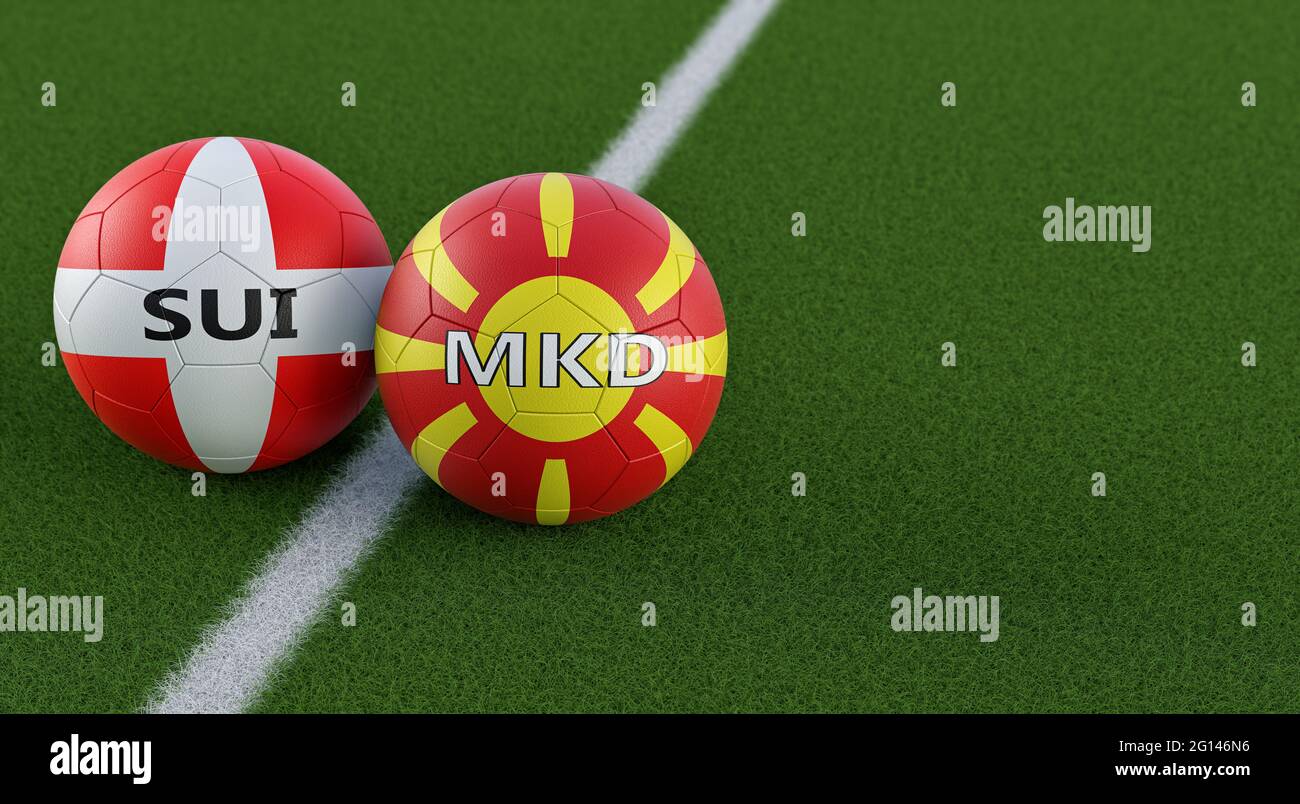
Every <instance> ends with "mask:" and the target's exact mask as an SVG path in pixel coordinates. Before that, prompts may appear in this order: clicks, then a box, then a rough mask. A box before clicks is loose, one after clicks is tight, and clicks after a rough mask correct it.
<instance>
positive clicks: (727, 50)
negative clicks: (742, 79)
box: [591, 0, 777, 190]
mask: <svg viewBox="0 0 1300 804" xmlns="http://www.w3.org/2000/svg"><path fill="white" fill-rule="evenodd" d="M776 4H777V0H732V1H731V2H730V3H727V5H726V7H725V8H723V9H722V11H721V12H720V13H719V14H718V16H717V17H715V18H714V19H713V22H711V23H710V24H709V27H708V28H706V29H705V31H704V33H703V34H701V35H700V38H699V39H697V40H695V44H693V45H691V49H690V50H689V51H687V53H686V57H685V58H684V59H682V60H681V61H679V62H678V63H677V64H675V65H673V66H672V67H671V68H669V70H668V72H666V73H664V75H663V78H661V79H660V80H659V81H658V83H657V84H656V85H655V100H656V103H657V105H655V106H642V107H641V108H640V109H638V110H637V113H636V116H635V117H633V118H632V122H631V124H629V125H628V127H627V128H625V129H623V133H622V134H620V135H619V136H618V138H617V139H615V140H614V141H613V142H611V143H610V144H609V148H608V149H607V150H606V151H605V155H604V156H602V157H601V158H600V161H599V162H597V163H596V164H595V165H593V166H592V168H591V175H593V176H595V177H596V178H598V179H605V180H606V181H610V182H613V183H614V184H617V185H619V186H620V187H626V188H627V189H629V190H638V189H640V187H641V185H643V184H645V182H646V180H647V179H649V178H650V177H651V176H652V175H654V172H655V168H657V167H658V166H659V162H660V161H662V160H663V158H664V157H665V156H667V155H668V152H669V151H671V150H672V147H673V145H674V144H675V143H676V142H677V138H678V137H679V136H680V135H681V133H682V132H683V131H685V130H686V129H687V127H688V126H690V124H691V120H692V119H694V118H695V113H696V112H698V111H699V110H700V108H701V107H702V106H704V102H705V101H706V100H708V99H709V94H710V93H712V92H713V89H714V87H716V86H717V85H718V84H720V83H722V79H723V78H725V77H726V75H727V71H728V70H730V69H731V66H732V65H733V64H734V63H735V62H736V58H737V57H738V56H739V55H740V54H741V52H742V51H743V50H744V49H745V46H746V45H748V44H749V42H750V40H752V39H753V38H754V34H756V33H757V32H758V29H759V27H760V26H762V24H763V20H765V19H767V16H768V15H769V14H770V13H771V12H772V9H774V8H776Z"/></svg>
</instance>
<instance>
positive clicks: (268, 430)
mask: <svg viewBox="0 0 1300 804" xmlns="http://www.w3.org/2000/svg"><path fill="white" fill-rule="evenodd" d="M391 259H392V258H391V256H390V254H389V251H388V247H387V245H386V244H385V242H384V238H383V235H382V234H381V233H380V231H379V227H378V225H376V223H375V221H374V219H373V218H372V217H371V215H370V213H369V211H368V210H367V209H366V207H365V205H364V204H362V203H361V201H360V200H359V199H358V198H357V196H356V195H355V194H354V193H353V192H352V191H351V190H350V189H348V187H347V185H345V184H344V183H343V182H342V181H340V180H339V179H338V178H337V177H336V176H335V175H334V174H332V173H330V172H329V171H328V170H326V169H325V168H323V167H321V166H320V165H319V164H317V163H316V162H314V161H312V160H311V159H308V158H307V157H305V156H303V155H302V154H299V153H296V152H294V151H291V150H289V149H288V148H285V147H283V146H279V145H274V144H272V143H269V142H261V141H259V140H251V139H244V138H234V137H215V138H206V139H197V140H190V141H187V142H181V143H177V144H176V145H171V146H168V147H166V148H163V149H161V150H158V151H154V152H153V153H151V154H149V155H148V156H144V157H142V158H140V159H138V160H136V161H135V162H133V163H132V164H130V165H128V166H127V167H126V168H125V169H123V170H122V171H121V172H120V173H118V174H117V175H116V176H114V177H113V178H112V179H110V180H109V181H108V183H107V184H105V185H104V187H103V188H102V189H100V191H99V192H98V193H96V194H95V196H94V197H93V198H91V199H90V203H88V204H87V205H86V208H85V209H84V210H82V212H81V214H80V215H79V216H78V217H77V220H76V223H74V224H73V226H72V232H71V233H70V234H69V235H68V239H67V242H66V243H65V244H64V247H63V253H62V255H61V256H60V257H59V267H58V275H57V277H56V279H55V282H54V324H55V329H56V331H57V335H58V342H59V350H60V351H61V352H62V353H63V360H64V365H66V366H67V369H68V373H69V374H70V375H71V376H72V381H73V383H74V384H75V385H76V387H77V390H78V391H79V392H80V393H81V396H82V398H84V399H85V401H86V404H87V405H89V406H90V407H91V409H92V410H93V411H94V412H95V415H96V416H98V417H99V418H100V420H101V421H103V423H104V424H105V425H107V426H108V428H109V429H110V430H112V431H113V432H114V433H116V434H117V435H118V436H120V437H121V438H122V439H124V440H125V441H127V442H129V443H130V444H132V445H133V446H135V447H137V448H138V449H140V450H142V451H144V452H146V453H148V454H150V455H152V456H154V457H155V458H158V459H160V460H163V461H167V462H168V463H172V464H176V465H178V466H184V467H187V468H192V469H200V470H211V471H214V472H226V473H237V472H248V471H257V470H260V469H269V468H271V467H274V466H278V465H280V464H283V463H287V462H288V461H292V460H294V459H296V458H300V457H302V456H303V455H306V454H307V453H309V452H311V451H313V450H315V449H316V448H318V447H320V446H321V445H323V444H324V443H325V442H327V441H329V440H330V439H332V438H333V437H334V436H336V435H338V433H339V432H340V431H341V430H343V428H344V427H346V426H347V425H348V423H350V422H351V421H352V420H353V419H354V418H355V417H356V415H357V414H358V413H359V412H360V411H361V408H362V407H363V406H364V405H365V404H366V402H367V401H368V400H369V399H370V397H371V395H372V394H373V393H374V389H375V376H374V352H373V349H374V328H375V314H376V310H377V309H378V306H379V299H380V296H381V295H382V293H383V289H384V285H385V283H386V282H387V281H388V276H389V274H390V273H391V272H392V264H391Z"/></svg>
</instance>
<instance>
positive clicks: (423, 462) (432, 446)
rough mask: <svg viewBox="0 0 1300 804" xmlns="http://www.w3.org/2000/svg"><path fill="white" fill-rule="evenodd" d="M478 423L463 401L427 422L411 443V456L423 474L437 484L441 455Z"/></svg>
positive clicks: (440, 482) (439, 481) (439, 483)
mask: <svg viewBox="0 0 1300 804" xmlns="http://www.w3.org/2000/svg"><path fill="white" fill-rule="evenodd" d="M477 423H478V419H476V418H474V414H473V412H472V411H470V409H469V405H467V404H465V403H464V402H462V403H460V404H459V405H457V406H456V407H454V408H452V409H451V410H449V411H447V412H446V413H444V414H442V415H441V416H439V417H438V418H436V419H434V420H433V421H432V422H429V424H428V426H427V427H425V428H424V429H423V430H421V431H420V434H419V435H418V436H416V437H415V441H413V442H412V443H411V457H412V458H414V459H415V462H416V463H417V464H419V465H420V468H421V469H423V470H424V472H425V474H427V475H428V476H429V477H431V478H433V479H434V481H435V482H437V484H438V485H439V486H441V485H442V479H441V478H439V477H438V467H440V466H441V465H442V456H444V455H446V454H447V452H448V451H450V450H451V448H452V445H453V444H455V443H456V442H457V441H459V440H460V437H461V436H463V435H465V433H467V432H469V428H471V427H473V426H474V425H475V424H477Z"/></svg>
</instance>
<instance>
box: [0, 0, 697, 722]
mask: <svg viewBox="0 0 1300 804" xmlns="http://www.w3.org/2000/svg"><path fill="white" fill-rule="evenodd" d="M713 10H714V9H713V7H711V6H709V5H705V4H699V3H692V2H674V3H667V4H665V3H638V4H635V5H622V6H619V7H617V8H614V7H605V6H600V5H595V4H591V5H588V6H587V7H585V8H584V9H583V10H581V13H576V10H575V9H574V8H573V7H572V6H571V5H570V4H568V3H564V2H551V3H530V4H526V5H521V4H515V3H473V4H469V3H466V4H455V5H452V4H439V5H438V6H436V7H435V6H432V5H431V4H425V3H412V4H408V5H401V6H398V5H393V4H371V5H366V6H355V5H349V6H346V7H342V6H340V7H336V8H335V9H334V10H333V11H329V10H322V9H320V8H317V7H316V6H314V5H310V4H271V5H267V4H262V3H246V4H243V5H240V6H235V7H232V6H230V5H229V4H199V3H195V4H181V5H175V4H161V3H157V4H155V3H150V4H142V3H127V4H115V5H113V6H111V7H110V6H72V5H69V6H58V7H51V6H48V5H42V4H28V5H26V6H14V5H12V4H11V5H7V6H6V8H5V11H4V21H3V24H2V25H0V30H3V34H0V37H2V39H3V47H0V63H2V64H3V66H4V70H3V74H4V75H5V76H6V80H5V81H4V82H0V83H3V86H2V87H0V98H2V100H0V103H2V105H3V108H4V110H5V113H4V115H3V116H0V140H2V141H3V142H4V165H5V168H4V173H5V192H4V193H3V194H0V226H3V233H4V236H5V238H4V239H5V242H6V243H8V244H9V247H10V248H11V249H12V252H11V253H10V256H9V259H8V262H7V264H8V265H9V266H10V267H9V268H8V269H6V270H5V279H6V281H5V283H4V290H3V294H2V296H0V298H3V299H4V317H3V320H2V321H0V348H3V350H4V352H5V353H6V354H8V355H10V358H9V363H8V368H7V369H6V371H5V374H4V377H5V382H3V383H0V409H2V410H3V411H4V412H5V415H4V416H3V417H0V444H3V456H4V460H3V464H2V466H3V483H2V484H0V506H3V510H4V517H3V526H2V527H3V537H2V538H0V595H2V594H7V595H10V596H13V595H15V593H16V591H17V589H18V588H19V587H23V588H26V589H28V590H29V591H30V592H31V593H32V594H45V595H54V594H61V595H72V594H76V595H92V596H93V595H102V596H103V597H104V599H105V601H104V609H105V614H104V619H105V626H104V637H103V639H102V640H101V641H100V642H98V643H96V644H86V643H85V642H83V640H82V638H81V636H80V635H78V634H69V633H21V634H20V633H0V711H10V712H27V711H34V712H41V711H47V712H48V711H78V712H80V711H132V710H135V709H138V708H139V707H141V706H142V705H143V704H144V703H145V702H146V700H147V698H148V697H149V695H150V693H151V691H152V688H153V687H154V686H155V685H156V684H157V683H158V682H159V681H160V680H161V679H162V678H163V676H164V675H165V673H166V672H167V670H168V669H169V668H171V667H172V666H174V665H175V664H176V663H178V662H179V661H181V660H182V659H183V658H184V657H185V656H186V654H187V653H188V652H189V651H190V649H191V648H192V647H193V645H194V643H195V641H196V639H197V637H198V634H199V633H200V631H201V630H202V628H203V627H204V626H205V625H208V624H210V623H212V622H215V621H217V620H218V619H219V618H220V617H221V615H222V613H223V608H224V607H225V605H226V604H227V602H228V601H229V600H230V599H231V598H232V597H233V596H234V595H235V594H236V593H238V592H239V591H240V590H241V589H242V588H243V584H244V583H245V581H246V580H247V578H248V577H249V575H250V573H251V572H253V571H254V570H255V569H256V568H257V566H258V564H259V562H260V561H261V560H262V558H263V557H264V556H265V555H266V554H267V552H268V551H269V550H270V549H271V547H272V546H273V545H274V544H275V543H276V542H277V540H278V539H279V538H280V537H281V536H282V535H283V533H284V531H285V530H286V529H287V528H289V527H290V526H292V525H293V524H294V523H295V522H296V521H297V520H298V518H299V516H300V514H301V513H302V511H303V509H305V508H306V507H307V506H308V505H309V504H310V503H311V502H312V501H313V500H314V499H315V497H316V495H317V494H318V492H319V491H320V490H321V489H322V488H323V486H324V485H325V483H326V482H327V481H328V480H329V478H330V477H331V476H332V473H333V472H334V471H335V470H336V469H337V468H338V466H339V465H340V463H341V461H342V460H343V459H344V458H345V457H346V456H347V455H348V454H349V453H350V452H351V451H353V450H354V449H355V448H356V447H357V446H358V445H359V443H360V442H361V441H362V440H363V439H364V436H365V434H366V433H367V432H369V431H371V430H373V429H374V428H376V427H378V426H380V425H382V426H387V424H386V422H384V420H383V412H382V407H381V406H380V404H379V400H378V399H377V398H376V399H375V400H373V402H372V404H371V406H370V408H369V409H368V410H367V411H366V413H365V414H363V416H362V417H361V418H360V419H358V421H357V422H356V423H354V424H353V426H352V427H350V428H349V429H348V430H347V431H345V432H344V434H343V435H341V436H340V437H339V438H338V439H336V440H335V441H334V442H333V443H331V444H330V445H328V446H327V447H325V448H323V449H322V450H320V451H319V452H317V453H315V454H313V455H311V456H310V457H308V458H306V459H304V460H302V461H299V462H297V463H295V464H294V465H292V466H291V467H287V468H285V469H281V470H275V471H272V472H266V473H260V474H255V475H248V476H243V477H223V476H218V475H211V474H210V475H209V476H208V480H207V496H206V497H205V498H195V497H193V496H191V493H190V488H191V481H190V473H189V472H188V471H186V470H180V469H174V468H172V467H168V466H165V465H163V464H161V463H158V462H157V461H154V460H152V459H150V458H148V457H145V456H144V455H142V454H140V453H137V452H136V451H135V450H134V449H132V448H131V447H130V446H128V445H126V444H125V443H123V442H122V441H120V440H118V439H117V438H116V437H115V436H113V435H112V434H111V433H109V432H108V431H107V430H106V429H104V428H103V427H102V426H101V425H100V424H99V423H98V422H97V421H96V420H95V418H94V416H93V414H92V413H91V411H90V410H89V409H88V408H87V407H86V406H85V404H84V403H83V402H82V401H81V398H80V397H79V396H78V395H77V393H76V391H75V390H74V389H73V386H72V383H71V381H70V380H69V379H68V376H67V373H66V371H65V370H64V369H63V367H62V366H61V365H59V366H55V367H50V368H47V367H44V366H42V364H41V356H42V344H43V343H44V342H46V341H51V342H52V341H53V340H54V330H53V321H52V317H51V289H52V286H53V282H54V269H55V266H56V264H57V261H58V257H59V251H60V249H61V247H62V244H63V239H64V238H65V237H66V236H67V232H68V228H69V227H70V226H71V224H72V222H73V220H74V219H75V217H76V215H77V213H78V212H79V211H80V210H81V208H82V206H83V205H84V204H85V203H86V201H87V200H88V199H89V198H90V196H91V195H92V194H93V193H94V192H95V191H96V190H97V189H98V188H99V186H100V185H101V184H102V183H103V182H104V181H106V180H107V179H108V178H110V177H111V176H112V175H113V174H114V173H116V172H117V171H118V170H119V169H121V168H122V167H123V166H125V165H126V164H127V163H129V162H130V161H132V160H134V159H135V158H137V157H138V156H141V155H143V154H145V153H147V152H149V151H152V150H154V149H156V148H159V147H162V146H164V145H167V144H170V143H173V142H178V141H180V140H183V139H188V138H192V137H198V136H210V135H215V134H238V135H244V136H251V137H257V138H261V139H267V140H270V141H273V142H277V143H281V144H283V145H286V146H288V147H290V148H293V149H295V150H298V151H301V152H303V153H305V154H308V155H310V156H311V157H313V158H315V159H317V160H319V161H320V162H321V163H322V164H324V165H326V166H327V167H329V168H331V169H332V170H333V171H334V172H335V173H336V174H337V175H338V176H339V177H340V178H342V179H343V180H344V181H345V182H347V183H348V184H349V185H350V186H351V187H352V189H353V190H355V191H356V192H357V194H358V195H359V196H360V197H361V198H362V200H363V201H365V202H366V204H367V205H368V207H369V208H370V211H371V212H372V213H373V214H374V216H375V218H376V219H377V220H378V221H379V223H380V226H381V227H382V228H383V230H384V233H385V234H386V236H387V238H388V241H389V245H390V246H391V248H392V249H393V251H394V253H396V252H398V251H400V249H401V248H402V247H404V245H405V244H406V242H407V241H408V240H409V239H410V238H411V236H412V235H413V234H414V233H415V232H416V231H417V230H418V229H419V227H420V226H422V225H423V224H424V223H425V221H427V220H428V219H429V218H430V217H431V216H432V215H433V214H434V213H435V212H437V211H438V209H440V208H441V207H442V206H443V205H445V204H446V203H448V202H449V201H451V200H452V199H455V198H457V197H458V196H460V195H461V194H463V193H465V192H467V191H469V190H471V189H473V188H474V187H476V186H478V185H479V184H482V183H484V182H485V181H488V180H491V179H495V178H498V177H500V176H505V175H512V174H516V173H523V172H528V171H534V170H547V169H557V170H563V169H576V168H580V167H581V166H583V165H585V164H586V163H587V162H588V161H590V159H591V154H592V153H593V152H596V151H597V150H598V149H599V148H600V147H602V146H603V145H604V143H605V142H606V141H607V140H608V139H609V138H610V137H612V136H613V135H614V134H615V133H617V132H618V130H619V129H620V128H621V127H622V125H623V124H624V122H625V120H626V119H627V118H628V117H629V116H630V114H631V112H632V111H633V110H634V109H635V108H636V105H637V103H638V101H639V100H640V97H641V83H642V82H643V81H646V80H651V79H652V78H654V77H656V76H657V75H658V74H659V73H661V72H662V71H663V70H664V68H665V67H666V66H667V65H669V64H671V63H672V61H673V60H674V59H676V58H677V57H678V55H679V54H680V53H681V51H682V50H684V49H685V47H686V46H687V44H688V43H689V42H690V40H691V39H692V38H693V37H694V35H695V34H696V32H697V31H698V30H699V28H700V27H701V26H702V25H703V24H704V21H705V20H706V19H708V18H709V16H710V15H711V14H712V13H713ZM46 81H52V82H54V83H55V85H56V91H57V106H55V107H52V108H45V107H42V106H41V103H40V99H41V85H42V84H43V83H44V82H46ZM344 81H352V82H353V83H355V84H356V86H357V105H356V107H354V108H345V107H343V106H342V105H341V103H340V95H341V92H340V86H341V84H342V83H343V82H344Z"/></svg>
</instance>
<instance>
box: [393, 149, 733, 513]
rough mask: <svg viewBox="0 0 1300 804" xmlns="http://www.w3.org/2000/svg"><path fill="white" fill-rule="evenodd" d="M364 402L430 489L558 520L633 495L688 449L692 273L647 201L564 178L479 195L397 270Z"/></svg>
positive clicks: (697, 335) (698, 313)
mask: <svg viewBox="0 0 1300 804" xmlns="http://www.w3.org/2000/svg"><path fill="white" fill-rule="evenodd" d="M375 367H376V371H377V372H378V376H379V389H380V394H381V396H382V397H383V400H384V406H385V407H386V408H387V410H388V415H389V418H390V419H391V420H392V423H393V428H394V429H395V430H396V431H397V435H398V437H399V438H400V439H401V441H402V443H403V444H404V445H405V446H406V447H407V449H408V450H410V452H411V455H412V457H413V458H414V459H415V461H416V463H418V464H419V465H420V467H421V468H422V469H424V471H425V472H427V473H428V475H429V476H430V477H432V478H433V479H434V480H435V481H436V482H437V483H438V484H439V485H440V486H442V487H443V488H444V489H446V490H447V491H449V492H451V493H452V494H453V495H455V496H456V497H458V498H459V499H461V500H463V501H464V502H467V503H469V504H470V505H473V506H474V507H476V508H478V509H480V510H482V511H486V512H488V513H491V514H496V515H498V516H502V517H506V518H509V519H513V520H517V521H521V522H530V523H541V524H545V525H558V524H563V523H566V522H581V521H584V520H591V519H596V518H599V517H602V516H606V515H609V514H612V513H614V512H616V511H620V510H622V509H624V508H627V507H628V506H630V505H632V504H634V503H636V502H638V501H640V500H641V499H643V498H645V497H647V496H648V495H650V494H651V493H653V492H654V491H655V490H656V489H658V488H659V487H660V486H662V485H663V484H664V483H666V482H667V481H668V480H669V479H670V478H671V477H672V476H673V475H674V474H675V473H676V472H677V471H678V470H679V469H681V468H682V465H683V464H685V463H686V460H687V459H688V458H690V456H691V455H692V454H693V453H694V452H695V450H696V449H698V448H699V445H700V441H701V439H703V438H704V433H705V431H707V430H708V427H709V423H710V422H711V421H712V420H713V414H714V412H715V411H716V410H717V406H718V400H719V398H720V397H721V395H722V384H723V378H724V376H725V374H726V368H727V329H726V322H725V320H724V318H723V314H722V302H721V300H720V299H719V298H718V290H717V286H716V285H714V282H713V277H712V276H711V275H710V273H709V269H708V267H707V266H706V265H705V264H704V260H703V259H702V258H701V257H700V254H699V252H698V251H696V249H695V246H694V245H692V243H691V241H690V240H689V239H688V238H687V237H686V234H685V233H683V232H682V230H681V229H679V228H678V227H677V225H676V224H674V223H673V222H672V221H671V220H669V219H668V216H666V215H664V214H663V213H662V212H660V211H659V210H658V209H656V208H655V207H654V206H653V205H651V204H650V203H649V202H647V201H645V200H644V199H642V198H640V197H639V196H637V195H636V194H634V193H631V192H629V191H627V190H624V189H622V188H620V187H616V186H614V185H611V184H609V183H607V182H603V181H599V180H597V179H593V178H588V177H585V176H575V175H572V174H565V173H544V174H542V173H537V174H530V175H526V176H516V177H514V178H510V179H503V180H501V181H498V182H495V183H493V184H489V185H487V186H486V187H481V188H479V189H478V190H475V191H473V192H471V193H469V194H467V195H465V196H463V197H462V198H460V199H459V200H457V201H455V202H454V203H452V204H451V205H450V206H448V207H447V208H446V209H444V210H443V211H441V212H439V213H438V214H437V215H435V216H434V218H433V220H431V221H429V223H428V224H426V225H425V226H424V228H423V229H421V230H420V232H419V233H418V234H417V235H416V236H415V238H414V239H413V240H412V241H411V243H410V245H408V246H407V247H406V251H405V252H404V253H403V254H402V257H401V259H399V260H398V262H397V264H396V267H395V268H394V270H393V275H392V278H391V280H390V281H389V283H388V287H387V288H386V289H385V291H384V295H383V300H382V301H381V303H380V308H379V322H378V326H377V328H376V333H375Z"/></svg>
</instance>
